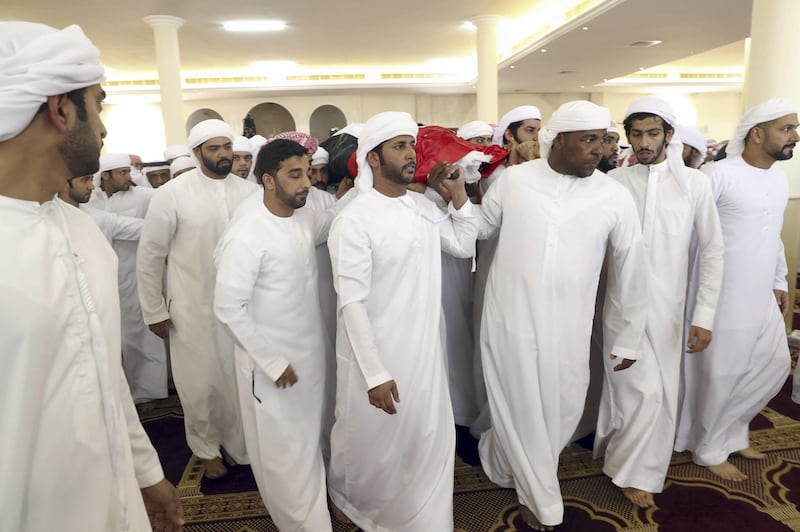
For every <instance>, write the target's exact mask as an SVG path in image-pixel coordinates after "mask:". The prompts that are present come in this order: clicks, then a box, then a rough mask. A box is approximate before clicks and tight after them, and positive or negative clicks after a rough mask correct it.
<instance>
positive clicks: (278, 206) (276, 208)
mask: <svg viewBox="0 0 800 532" xmlns="http://www.w3.org/2000/svg"><path fill="white" fill-rule="evenodd" d="M264 207H266V208H267V210H268V211H269V212H271V213H272V214H274V215H275V216H277V217H278V218H289V217H290V216H292V215H293V214H294V209H293V208H292V207H290V206H289V205H286V204H285V203H282V202H281V201H280V200H278V198H276V197H275V196H270V195H268V194H264Z"/></svg>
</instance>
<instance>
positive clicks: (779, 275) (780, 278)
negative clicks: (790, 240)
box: [772, 238, 789, 292]
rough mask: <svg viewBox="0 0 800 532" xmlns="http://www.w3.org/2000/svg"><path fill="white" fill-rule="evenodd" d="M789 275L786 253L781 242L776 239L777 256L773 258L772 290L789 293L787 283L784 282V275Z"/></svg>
mask: <svg viewBox="0 0 800 532" xmlns="http://www.w3.org/2000/svg"><path fill="white" fill-rule="evenodd" d="M788 273H789V267H788V266H787V265H786V252H785V250H784V247H783V240H781V239H780V238H779V239H778V256H777V257H775V284H774V285H773V287H772V289H773V290H781V291H783V292H788V291H789V283H788V282H787V281H786V275H787V274H788Z"/></svg>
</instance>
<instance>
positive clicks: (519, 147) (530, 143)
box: [507, 140, 539, 166]
mask: <svg viewBox="0 0 800 532" xmlns="http://www.w3.org/2000/svg"><path fill="white" fill-rule="evenodd" d="M538 158H539V143H538V142H537V141H535V140H526V141H525V142H521V143H516V142H514V145H513V147H512V148H511V153H510V154H509V155H508V165H507V166H514V165H515V164H521V163H526V162H528V161H532V160H534V159H538Z"/></svg>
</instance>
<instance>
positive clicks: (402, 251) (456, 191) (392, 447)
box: [328, 112, 478, 532]
mask: <svg viewBox="0 0 800 532" xmlns="http://www.w3.org/2000/svg"><path fill="white" fill-rule="evenodd" d="M416 135H417V124H416V122H415V121H414V120H412V118H411V116H409V115H408V114H407V113H394V112H387V113H379V114H377V115H375V116H373V117H372V118H370V119H369V120H368V121H367V123H366V125H365V126H364V129H363V131H362V132H361V135H360V137H359V139H358V150H357V152H356V157H357V161H358V177H357V179H356V188H357V189H358V191H359V193H358V195H357V196H356V198H355V199H353V200H352V202H351V203H350V204H349V205H348V206H347V207H345V208H344V209H343V210H342V211H341V213H340V214H339V216H338V217H337V218H336V220H335V221H334V223H333V226H332V228H331V234H330V238H329V239H328V247H329V248H330V253H331V263H332V265H333V281H334V286H335V288H336V293H337V294H338V296H339V308H338V334H337V337H336V342H337V345H336V359H337V389H336V421H335V423H334V425H333V432H332V434H331V462H330V468H329V471H328V489H329V493H330V496H331V499H332V500H333V502H334V504H335V505H336V506H338V508H340V509H341V510H342V511H343V512H344V514H346V515H347V516H348V517H349V518H350V519H352V520H353V522H355V523H356V524H357V525H358V526H359V527H361V528H362V529H364V530H366V531H383V530H393V531H397V532H414V531H419V530H425V531H426V532H452V530H453V468H454V459H455V429H454V425H453V410H452V408H451V406H450V397H449V394H448V389H447V374H446V368H445V362H444V353H443V344H442V339H441V336H440V321H441V307H442V306H441V299H442V292H441V252H442V250H445V251H447V252H448V253H450V254H451V255H454V256H458V257H464V258H466V257H470V256H472V255H473V253H474V251H475V235H476V233H477V230H478V224H477V218H476V217H475V216H474V215H473V214H472V212H473V207H472V205H471V203H470V202H469V201H468V198H467V193H466V190H465V188H464V177H463V173H459V177H458V178H457V179H451V180H445V181H444V186H445V188H446V189H447V190H448V192H449V193H450V194H451V197H452V198H453V200H452V202H451V203H450V204H449V208H448V209H449V212H448V213H442V211H441V210H440V209H439V208H438V207H437V206H436V204H434V203H433V202H431V201H430V200H428V199H427V198H426V197H425V196H424V195H422V194H418V193H416V192H411V191H408V190H407V188H406V187H407V186H408V185H409V184H410V183H411V182H412V180H413V178H414V172H415V170H416V154H415V152H414V144H415V142H416ZM439 168H440V170H439V171H438V172H436V175H433V174H432V175H431V177H430V179H429V181H428V183H429V185H431V186H438V183H439V182H441V181H442V180H443V178H444V177H445V176H446V175H449V174H450V173H452V172H453V171H454V169H455V167H453V166H451V165H441V166H440V167H439ZM401 398H402V399H401Z"/></svg>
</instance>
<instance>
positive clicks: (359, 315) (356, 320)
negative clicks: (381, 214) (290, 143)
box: [328, 218, 392, 389]
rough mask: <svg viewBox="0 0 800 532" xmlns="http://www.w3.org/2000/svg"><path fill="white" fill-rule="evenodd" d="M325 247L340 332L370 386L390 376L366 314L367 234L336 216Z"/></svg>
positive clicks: (369, 254) (369, 262) (369, 269)
mask: <svg viewBox="0 0 800 532" xmlns="http://www.w3.org/2000/svg"><path fill="white" fill-rule="evenodd" d="M328 249H329V251H330V255H331V267H332V269H333V286H334V288H335V289H336V294H337V295H338V300H339V309H340V310H341V312H342V321H343V324H344V332H345V334H346V335H347V340H348V342H349V343H350V347H351V348H352V350H353V355H354V357H355V361H356V363H357V364H358V367H359V369H360V370H361V375H362V376H363V377H364V381H365V382H366V385H367V389H372V388H374V387H375V386H378V385H380V384H383V383H385V382H388V381H390V380H392V376H391V374H390V373H389V372H388V370H387V369H386V368H385V367H384V365H383V361H382V360H381V357H380V353H379V352H378V346H377V342H376V341H375V334H374V332H373V331H372V324H371V323H370V321H369V315H368V314H367V300H368V298H369V293H370V286H371V284H372V248H371V245H370V240H369V236H368V235H367V234H366V233H365V232H364V231H363V228H362V227H360V226H359V225H358V224H357V223H353V222H352V220H350V219H342V218H338V219H337V220H336V221H335V222H334V224H333V227H332V228H331V233H330V237H329V238H328Z"/></svg>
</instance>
